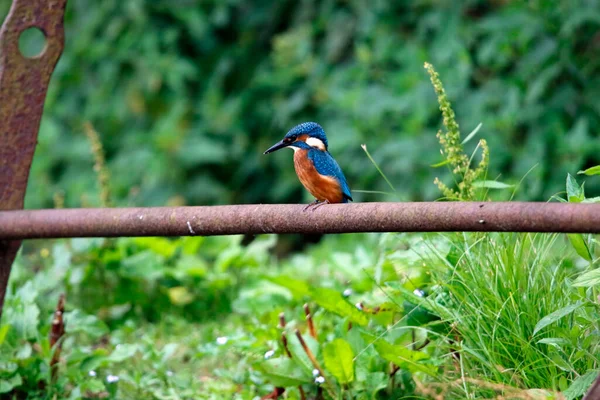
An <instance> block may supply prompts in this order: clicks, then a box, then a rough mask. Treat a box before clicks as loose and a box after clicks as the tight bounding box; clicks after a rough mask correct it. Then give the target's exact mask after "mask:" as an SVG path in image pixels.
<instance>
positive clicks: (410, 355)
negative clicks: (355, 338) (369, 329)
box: [363, 334, 436, 376]
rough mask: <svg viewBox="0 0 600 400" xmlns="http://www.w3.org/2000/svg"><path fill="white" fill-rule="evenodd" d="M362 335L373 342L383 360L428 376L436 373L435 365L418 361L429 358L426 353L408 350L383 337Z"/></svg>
mask: <svg viewBox="0 0 600 400" xmlns="http://www.w3.org/2000/svg"><path fill="white" fill-rule="evenodd" d="M363 337H364V338H365V340H367V341H368V342H369V343H373V347H374V348H375V350H376V351H377V353H378V354H379V356H380V357H381V358H383V359H384V360H386V361H389V362H391V363H394V364H396V365H397V366H399V367H400V368H404V369H407V370H409V371H411V372H424V373H426V374H428V375H430V376H435V375H436V369H435V367H433V366H431V365H426V364H423V363H419V361H421V360H425V359H428V358H429V356H428V355H427V354H426V353H423V352H422V351H414V350H410V349H407V348H406V347H404V346H399V345H393V344H390V343H388V342H387V341H385V340H384V339H377V338H375V337H374V336H372V335H370V334H363Z"/></svg>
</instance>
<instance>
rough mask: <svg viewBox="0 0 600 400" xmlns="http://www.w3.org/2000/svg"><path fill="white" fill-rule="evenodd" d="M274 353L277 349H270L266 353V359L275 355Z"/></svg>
mask: <svg viewBox="0 0 600 400" xmlns="http://www.w3.org/2000/svg"><path fill="white" fill-rule="evenodd" d="M273 354H275V350H269V351H267V352H266V353H265V360H268V359H269V358H271V357H273Z"/></svg>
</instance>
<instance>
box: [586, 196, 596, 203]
mask: <svg viewBox="0 0 600 400" xmlns="http://www.w3.org/2000/svg"><path fill="white" fill-rule="evenodd" d="M582 203H600V196H598V197H588V198H586V199H584V200H583V201H582Z"/></svg>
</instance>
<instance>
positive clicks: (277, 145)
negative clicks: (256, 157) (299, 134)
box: [263, 140, 291, 154]
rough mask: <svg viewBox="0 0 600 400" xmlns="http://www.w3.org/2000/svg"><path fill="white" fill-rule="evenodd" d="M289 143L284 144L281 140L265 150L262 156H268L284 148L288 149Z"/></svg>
mask: <svg viewBox="0 0 600 400" xmlns="http://www.w3.org/2000/svg"><path fill="white" fill-rule="evenodd" d="M290 144H291V143H285V142H284V141H283V140H281V141H279V142H277V143H275V144H274V145H273V146H271V147H269V148H268V149H267V151H265V152H264V153H263V154H269V153H272V152H274V151H277V150H279V149H283V148H284V147H288V146H289V145H290Z"/></svg>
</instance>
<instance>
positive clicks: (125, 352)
mask: <svg viewBox="0 0 600 400" xmlns="http://www.w3.org/2000/svg"><path fill="white" fill-rule="evenodd" d="M138 350H139V346H138V345H137V344H119V345H117V347H116V348H115V350H114V351H113V352H112V353H111V354H110V356H108V357H107V360H108V361H111V362H122V361H125V360H127V359H129V358H131V357H133V356H134V355H135V353H137V351H138Z"/></svg>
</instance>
